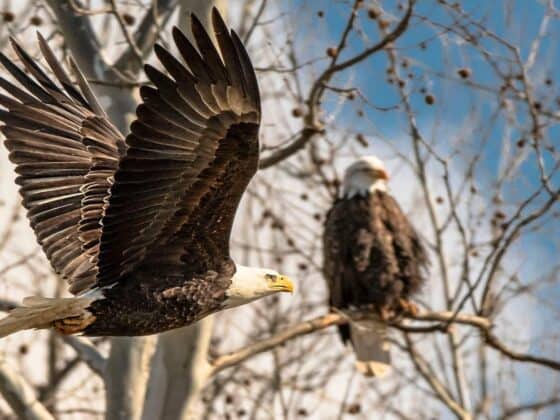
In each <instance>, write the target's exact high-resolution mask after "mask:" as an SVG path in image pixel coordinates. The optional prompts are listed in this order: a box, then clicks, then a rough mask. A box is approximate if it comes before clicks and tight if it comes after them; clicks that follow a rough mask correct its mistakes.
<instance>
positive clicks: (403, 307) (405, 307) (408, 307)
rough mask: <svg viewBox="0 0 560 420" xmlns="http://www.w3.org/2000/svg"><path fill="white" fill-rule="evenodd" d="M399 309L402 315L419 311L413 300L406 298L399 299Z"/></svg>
mask: <svg viewBox="0 0 560 420" xmlns="http://www.w3.org/2000/svg"><path fill="white" fill-rule="evenodd" d="M399 309H400V311H401V312H402V313H403V314H404V315H412V316H416V315H418V313H419V312H420V310H419V309H418V306H416V304H415V303H414V302H411V301H410V300H406V299H399Z"/></svg>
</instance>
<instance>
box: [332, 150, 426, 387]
mask: <svg viewBox="0 0 560 420" xmlns="http://www.w3.org/2000/svg"><path fill="white" fill-rule="evenodd" d="M388 179H389V176H388V174H387V171H386V170H385V166H384V165H383V162H382V161H381V160H379V159H378V158H377V157H375V156H367V157H362V158H361V159H359V160H358V161H356V162H355V163H354V164H352V165H350V166H349V167H348V169H347V170H346V173H345V175H344V180H343V185H342V195H341V197H340V198H338V199H337V200H336V201H335V202H334V204H333V205H332V207H331V209H330V210H329V212H328V214H327V218H326V221H325V228H324V235H323V249H324V264H323V268H324V275H325V278H326V280H327V285H328V288H329V302H330V305H331V306H332V307H333V308H336V309H340V310H348V309H356V310H360V311H364V314H366V313H367V314H368V315H367V316H366V318H365V319H361V320H357V321H351V322H350V324H347V325H342V326H340V327H339V332H340V336H341V338H342V340H343V342H344V343H346V342H348V341H350V343H351V344H352V347H353V348H354V352H355V354H356V358H357V362H356V367H357V368H358V370H359V371H360V372H362V373H363V374H364V375H366V376H384V375H385V374H387V373H388V372H389V371H390V363H391V359H390V353H389V346H388V341H387V326H386V324H385V323H384V321H386V320H387V319H388V318H390V317H392V316H395V315H399V314H402V313H403V311H407V310H410V309H411V304H410V303H409V301H408V300H409V298H410V297H411V296H412V295H413V294H414V293H416V292H418V291H419V290H420V288H421V286H422V285H423V284H424V279H425V272H426V268H427V264H428V258H427V255H426V252H425V250H424V248H423V246H422V243H421V241H420V238H419V237H418V235H417V234H416V232H415V230H414V228H413V227H412V225H411V224H410V222H409V221H408V219H407V218H406V216H405V215H404V214H403V212H402V211H401V209H400V207H399V205H398V204H397V202H396V201H395V199H394V198H393V197H392V196H391V195H390V194H389V193H388V191H387V180H388Z"/></svg>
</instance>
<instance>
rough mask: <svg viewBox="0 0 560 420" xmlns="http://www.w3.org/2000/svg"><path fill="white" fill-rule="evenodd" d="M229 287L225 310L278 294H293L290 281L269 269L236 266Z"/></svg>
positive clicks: (292, 284) (292, 286) (292, 285)
mask: <svg viewBox="0 0 560 420" xmlns="http://www.w3.org/2000/svg"><path fill="white" fill-rule="evenodd" d="M235 267H236V271H235V274H234V275H233V277H232V278H231V285H230V286H229V288H228V289H227V291H226V295H227V301H226V303H225V305H226V308H233V307H235V306H239V305H244V304H245V303H249V302H251V301H253V300H256V299H259V298H261V297H265V296H268V295H271V294H273V293H278V292H289V293H293V291H294V283H293V282H292V280H291V279H290V278H289V277H287V276H284V275H282V274H280V273H278V272H277V271H274V270H271V269H269V268H256V267H246V266H244V265H239V264H236V265H235Z"/></svg>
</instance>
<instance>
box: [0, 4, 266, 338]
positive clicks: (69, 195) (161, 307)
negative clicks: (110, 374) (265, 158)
mask: <svg viewBox="0 0 560 420" xmlns="http://www.w3.org/2000/svg"><path fill="white" fill-rule="evenodd" d="M212 18H213V26H214V33H215V36H216V39H217V43H218V47H219V51H218V50H217V49H216V47H215V46H214V44H213V43H212V41H211V40H210V37H209V36H208V34H207V33H206V31H205V29H204V28H203V26H202V24H201V23H200V22H199V21H198V20H197V19H196V18H195V17H193V19H192V31H193V34H194V38H195V41H196V46H194V45H192V44H191V42H190V41H189V40H188V39H187V38H186V37H185V36H184V35H183V34H182V33H181V32H180V31H179V30H177V29H174V31H173V38H174V40H175V44H176V46H177V49H178V50H179V52H180V55H181V57H180V58H181V59H182V60H184V62H186V66H185V65H184V64H182V63H181V61H180V60H179V58H175V57H174V56H173V55H172V54H171V53H170V52H168V51H167V50H165V49H164V48H163V47H161V46H158V45H156V47H155V53H156V56H157V57H158V59H159V61H160V62H161V64H162V65H163V67H164V68H165V72H163V71H160V70H157V69H156V68H154V67H152V66H150V65H147V66H146V67H145V70H146V74H147V76H148V78H149V79H150V81H151V82H152V86H144V87H142V88H141V89H140V95H141V97H142V103H141V104H140V105H139V106H138V108H137V111H136V116H137V118H136V120H135V121H134V122H133V123H132V124H131V127H130V134H129V135H128V136H127V137H126V138H124V137H123V136H122V135H121V134H120V132H119V131H118V130H117V129H116V128H115V127H114V126H113V125H112V124H111V122H110V121H109V120H108V117H107V115H106V114H105V112H104V111H103V109H102V107H101V106H100V104H99V103H98V101H97V99H96V98H95V95H94V94H93V92H92V90H91V89H90V87H89V85H88V83H87V82H86V80H85V78H84V77H83V75H82V74H81V73H80V72H79V69H78V68H77V66H76V65H73V66H72V71H73V73H74V77H75V78H76V79H77V80H78V84H79V86H74V84H73V83H72V82H71V78H70V77H69V76H68V75H67V73H66V72H65V70H64V69H63V68H62V66H61V65H60V64H59V63H58V61H57V59H56V58H55V55H54V54H53V52H52V51H51V50H50V48H49V47H48V45H47V43H46V42H45V40H44V39H43V38H42V37H41V36H39V45H40V48H41V52H42V55H43V57H44V58H45V60H46V62H47V64H48V67H49V72H45V71H44V70H43V69H42V67H41V66H40V65H38V64H37V63H36V62H35V60H34V59H33V58H32V57H30V56H29V55H28V54H27V53H26V52H25V51H24V50H23V49H22V48H21V47H20V46H19V45H18V44H17V43H16V42H15V41H13V42H12V44H13V47H14V50H15V52H16V54H17V55H18V57H19V59H20V60H21V63H22V64H23V66H24V68H25V70H26V71H27V73H26V72H24V71H23V70H22V69H20V68H19V67H18V66H16V65H15V64H14V63H13V62H12V61H11V60H10V59H9V58H8V57H6V56H5V55H3V54H0V62H1V63H2V65H3V66H4V67H5V68H6V70H7V71H8V72H9V73H10V74H11V76H12V78H13V79H15V80H17V82H18V83H14V82H12V81H9V80H7V79H4V78H0V88H2V89H3V90H4V91H5V92H6V93H7V94H8V95H5V94H1V93H0V122H2V123H3V125H1V126H0V130H1V131H2V133H3V134H4V136H5V137H6V139H7V140H6V142H5V145H6V146H7V148H8V149H9V151H10V159H11V160H12V162H14V163H15V164H16V171H17V173H18V175H19V176H18V178H17V183H18V184H19V185H20V186H21V190H20V191H21V194H22V196H23V203H24V206H25V207H26V208H27V210H28V217H29V219H30V221H31V226H32V227H33V229H34V230H35V232H36V234H37V238H38V241H39V243H40V244H41V246H42V247H43V249H44V250H45V253H46V255H47V257H48V258H49V260H50V262H51V264H52V266H53V268H54V270H55V271H56V272H57V273H58V274H59V275H60V276H61V277H62V278H64V279H66V280H67V281H68V282H69V283H70V291H71V292H72V293H74V294H77V295H81V294H84V293H86V292H88V291H95V290H99V289H101V290H103V293H104V295H105V299H101V300H96V301H95V302H93V304H92V305H91V306H90V308H89V312H90V313H91V314H93V316H94V317H95V321H93V323H90V322H88V323H89V325H88V326H87V329H86V330H85V331H84V332H85V334H88V335H141V334H152V333H156V332H161V331H165V330H169V329H172V328H177V327H181V326H184V325H187V324H190V323H192V322H194V321H196V320H198V319H200V318H202V317H203V316H205V315H208V314H209V313H212V312H215V311H216V310H219V309H220V308H221V307H222V305H223V303H224V301H225V299H226V296H225V292H226V289H227V288H228V286H229V285H230V283H231V277H232V276H233V274H234V272H235V265H234V264H233V262H232V260H231V258H230V255H229V237H230V232H231V227H232V224H233V219H234V215H235V211H236V209H237V206H238V204H239V201H240V198H241V195H242V194H243V192H244V191H245V188H246V186H247V184H248V183H249V181H250V179H251V178H252V177H253V175H254V174H255V172H256V170H257V165H258V151H259V146H258V130H259V124H260V99H259V90H258V85H257V80H256V76H255V73H254V70H253V68H252V65H251V62H250V59H249V57H248V55H247V53H246V51H245V49H244V48H243V45H242V44H241V41H240V40H239V39H238V37H237V35H236V34H235V33H234V32H233V31H231V32H230V31H229V30H228V29H227V28H226V26H225V24H224V22H223V21H222V19H221V17H220V16H219V14H218V12H217V11H216V10H214V12H213V15H212ZM47 73H48V74H47ZM49 74H52V75H53V76H49ZM20 86H21V87H20ZM84 325H85V324H84ZM71 332H76V331H75V330H71Z"/></svg>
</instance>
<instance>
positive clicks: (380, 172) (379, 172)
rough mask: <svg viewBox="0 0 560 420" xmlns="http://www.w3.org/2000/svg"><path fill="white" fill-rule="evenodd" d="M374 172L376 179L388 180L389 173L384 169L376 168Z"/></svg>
mask: <svg viewBox="0 0 560 420" xmlns="http://www.w3.org/2000/svg"><path fill="white" fill-rule="evenodd" d="M374 172H375V177H376V178H377V179H384V180H385V181H388V180H389V173H388V172H387V171H386V170H385V169H376V170H375V171H374Z"/></svg>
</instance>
